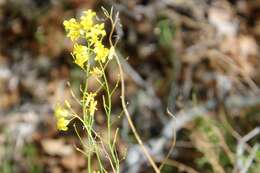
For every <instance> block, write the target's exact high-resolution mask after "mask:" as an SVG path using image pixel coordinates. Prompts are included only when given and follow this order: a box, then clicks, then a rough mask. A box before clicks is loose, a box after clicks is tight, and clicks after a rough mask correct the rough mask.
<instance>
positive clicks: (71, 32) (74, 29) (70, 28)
mask: <svg viewBox="0 0 260 173" xmlns="http://www.w3.org/2000/svg"><path fill="white" fill-rule="evenodd" d="M63 25H64V27H65V30H66V31H67V32H68V34H67V37H70V39H71V40H72V41H75V40H77V39H78V38H79V37H80V31H81V28H82V26H81V25H80V23H78V22H77V21H76V19H74V18H72V19H70V20H65V21H64V22H63Z"/></svg>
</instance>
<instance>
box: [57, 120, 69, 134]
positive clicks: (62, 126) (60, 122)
mask: <svg viewBox="0 0 260 173" xmlns="http://www.w3.org/2000/svg"><path fill="white" fill-rule="evenodd" d="M69 123H70V121H69V120H66V119H65V118H59V119H58V120H57V128H58V130H63V131H66V130H68V127H67V126H68V124H69Z"/></svg>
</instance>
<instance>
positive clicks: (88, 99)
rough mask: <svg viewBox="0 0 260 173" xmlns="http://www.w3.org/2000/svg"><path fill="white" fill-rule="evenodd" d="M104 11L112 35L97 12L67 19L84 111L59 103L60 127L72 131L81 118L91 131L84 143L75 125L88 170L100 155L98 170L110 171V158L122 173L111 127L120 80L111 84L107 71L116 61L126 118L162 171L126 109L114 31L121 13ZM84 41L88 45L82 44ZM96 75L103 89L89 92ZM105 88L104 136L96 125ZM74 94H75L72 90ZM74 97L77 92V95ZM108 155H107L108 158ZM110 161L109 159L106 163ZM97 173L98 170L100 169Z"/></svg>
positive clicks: (103, 103) (149, 159)
mask: <svg viewBox="0 0 260 173" xmlns="http://www.w3.org/2000/svg"><path fill="white" fill-rule="evenodd" d="M102 9H103V12H104V15H105V16H106V18H107V19H108V20H109V21H110V22H111V31H110V33H109V34H107V33H106V31H105V25H104V23H103V22H100V20H98V18H97V16H96V13H95V12H93V11H92V10H87V11H85V12H83V15H82V16H81V17H80V20H79V21H78V20H76V19H74V18H72V19H70V20H65V21H64V23H63V24H64V27H65V30H66V32H67V37H69V38H70V39H71V41H72V42H73V51H72V53H71V54H72V57H73V60H74V63H75V64H76V65H78V66H79V68H80V69H81V70H82V71H83V72H84V73H85V78H86V80H85V83H84V89H81V98H80V99H77V98H76V99H77V100H78V103H79V104H80V106H81V108H82V114H81V115H78V114H77V113H76V112H75V111H74V110H73V108H72V106H71V105H70V103H69V102H68V101H65V102H64V104H63V106H61V105H59V104H58V105H57V106H56V108H55V116H56V119H57V128H58V129H59V130H62V131H66V130H68V125H69V123H70V122H71V121H72V120H73V119H78V120H79V121H80V122H81V124H82V126H83V128H84V130H85V131H86V134H87V141H88V143H86V142H84V140H83V139H82V138H81V136H80V134H79V133H78V130H77V128H76V126H75V125H74V129H75V132H76V134H77V136H78V138H79V140H80V142H81V144H82V146H83V149H79V148H77V150H78V151H80V152H82V153H83V154H85V155H86V156H87V162H88V167H87V169H88V173H93V172H95V169H94V168H92V161H93V156H96V158H97V160H98V166H99V168H97V169H98V172H99V173H106V172H108V169H107V168H106V167H105V166H104V165H105V164H104V159H103V158H106V161H108V163H109V165H110V168H111V169H112V171H113V172H114V173H119V172H120V159H119V156H118V154H117V151H116V147H115V145H116V141H117V134H118V128H117V130H116V132H115V133H114V134H113V140H112V130H111V125H112V123H111V111H112V101H111V100H112V95H113V93H114V91H115V90H116V88H117V86H118V83H117V84H116V85H115V86H114V87H113V88H111V86H110V85H109V83H108V79H107V75H106V73H105V70H106V67H107V65H108V64H109V62H111V61H112V60H114V59H115V60H116V62H117V64H118V68H119V71H120V74H119V77H120V81H121V97H120V98H121V103H122V107H123V111H124V113H125V115H126V118H127V120H128V122H129V125H130V127H131V129H132V131H133V133H134V135H135V137H136V139H137V141H138V143H139V144H140V145H141V147H142V149H143V152H144V154H145V156H146V157H147V159H148V161H149V162H150V163H151V165H152V166H153V168H154V170H155V172H156V173H159V172H160V170H159V168H158V167H157V166H156V164H155V163H154V161H153V159H152V158H151V156H150V154H149V153H148V151H147V149H146V148H145V146H144V145H143V143H142V140H141V139H140V137H139V135H138V133H137V131H136V129H135V127H134V125H133V122H132V120H131V118H130V115H129V113H128V111H127V108H126V103H125V98H124V93H125V87H124V76H123V70H122V67H121V63H120V61H119V58H118V56H117V54H116V52H115V46H116V43H117V41H116V42H115V43H113V41H112V40H113V39H112V36H113V32H114V30H115V27H116V25H117V24H119V17H118V16H119V15H118V13H117V14H116V15H115V16H114V15H113V8H112V9H111V11H110V13H109V12H108V11H107V10H105V9H104V8H102ZM106 36H108V40H109V47H106V46H105V45H104V44H103V39H104V37H106ZM82 43H84V44H82ZM90 76H93V77H94V78H95V79H96V81H97V82H98V83H99V88H97V89H96V90H95V91H89V88H88V83H89V77H90ZM102 90H103V91H105V95H103V97H102V102H101V105H102V106H103V108H104V112H105V115H106V121H107V123H106V124H107V138H104V137H102V136H101V135H100V134H99V133H98V132H97V131H96V130H95V128H94V124H95V113H96V110H97V106H98V104H100V103H98V101H97V99H96V96H97V95H98V94H100V93H101V91H102ZM72 94H73V93H72ZM73 97H75V95H74V94H73ZM104 156H105V157H104ZM106 163H107V162H106ZM96 173H97V172H96Z"/></svg>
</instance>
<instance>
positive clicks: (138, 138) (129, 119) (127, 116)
mask: <svg viewBox="0 0 260 173" xmlns="http://www.w3.org/2000/svg"><path fill="white" fill-rule="evenodd" d="M115 58H116V62H117V64H118V68H119V73H120V79H121V103H122V107H123V110H124V112H125V115H126V118H127V121H128V123H129V125H130V128H131V129H132V131H133V133H134V136H135V138H136V140H137V142H138V143H139V145H140V146H141V149H142V150H143V152H144V155H145V156H146V158H147V159H148V161H149V162H150V164H151V165H152V167H153V169H154V171H155V172H156V173H160V169H159V168H158V167H157V166H156V164H155V162H154V160H153V159H152V156H151V155H150V154H149V152H148V150H147V148H146V147H145V146H144V144H143V141H142V140H141V138H140V136H139V134H138V133H137V131H136V128H135V126H134V124H133V121H132V119H131V117H130V114H129V112H128V110H127V107H126V102H125V83H124V74H123V69H122V66H121V63H120V61H119V57H118V56H117V54H115Z"/></svg>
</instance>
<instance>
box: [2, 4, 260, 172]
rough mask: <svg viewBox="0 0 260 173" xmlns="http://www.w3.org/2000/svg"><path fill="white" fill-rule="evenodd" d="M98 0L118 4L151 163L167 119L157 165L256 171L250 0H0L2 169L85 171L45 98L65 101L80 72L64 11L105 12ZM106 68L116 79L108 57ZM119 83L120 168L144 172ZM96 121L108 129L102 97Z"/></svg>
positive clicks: (259, 118)
mask: <svg viewBox="0 0 260 173" xmlns="http://www.w3.org/2000/svg"><path fill="white" fill-rule="evenodd" d="M101 6H104V7H105V8H107V9H110V8H111V7H112V6H113V7H114V9H115V11H119V12H120V19H121V24H122V27H121V28H117V34H118V35H119V36H120V41H119V44H118V47H117V50H118V52H119V56H120V58H121V60H122V64H123V68H124V71H125V75H126V91H127V93H126V97H127V101H128V103H129V104H128V109H129V111H130V113H131V116H132V119H133V121H134V123H135V125H136V128H137V129H138V132H139V133H140V134H141V137H142V139H143V141H144V143H145V144H146V145H147V146H148V147H149V149H150V152H151V153H152V155H153V156H154V159H155V160H156V162H157V163H158V164H159V163H161V162H162V160H163V158H164V157H165V156H166V155H167V152H168V151H169V149H170V147H171V143H172V138H173V135H174V130H175V131H176V134H177V142H176V145H175V147H174V150H173V152H171V155H170V157H169V159H168V160H167V161H166V165H165V166H164V168H163V170H162V172H163V173H173V172H187V173H198V172H202V173H211V172H216V173H229V172H233V173H240V172H241V173H246V172H249V173H258V172H260V149H259V143H260V137H259V133H260V129H259V125H260V92H259V85H260V68H259V65H260V52H259V43H260V42H259V41H260V1H259V0H250V1H247V0H129V1H128V0H114V1H113V0H111V1H110V0H96V1H95V0H0V172H1V173H70V172H72V173H83V172H86V160H85V158H84V156H83V155H82V154H81V153H79V152H77V151H76V149H75V146H79V141H78V139H77V138H76V135H75V132H74V131H73V127H72V128H71V130H69V131H68V132H65V133H64V132H59V131H58V130H57V129H56V120H55V118H54V116H53V107H54V105H55V104H56V103H57V102H59V101H63V100H64V99H67V100H70V101H71V102H73V100H72V99H71V95H70V87H69V86H68V85H67V83H68V82H70V85H71V88H72V89H73V90H75V92H76V93H77V92H78V89H79V85H80V84H81V83H82V81H83V79H84V78H83V77H84V75H83V74H82V73H81V71H80V69H79V68H78V67H77V66H76V65H74V64H73V60H72V57H71V55H70V52H71V50H72V43H71V42H70V40H69V39H68V38H66V36H65V35H66V34H65V31H64V29H63V25H62V23H63V20H65V19H69V18H71V17H79V16H80V15H81V13H82V11H83V10H86V9H94V10H95V11H97V13H99V15H101V16H102V12H101V8H100V7H101ZM108 29H109V28H108ZM107 74H108V75H109V82H110V83H111V84H115V83H116V81H117V74H118V70H117V69H116V68H115V64H113V63H112V64H110V65H109V67H108V69H107ZM90 87H95V83H93V84H92V85H91V86H90ZM77 94H79V92H78V93H77ZM119 94H120V93H119V92H118V93H115V97H114V98H113V107H114V110H113V113H114V115H115V116H113V122H114V124H113V126H114V128H117V127H119V128H120V135H119V141H118V144H117V148H118V152H119V155H120V157H121V158H122V161H121V167H122V171H121V172H123V173H150V172H153V171H152V169H151V167H150V166H149V164H148V163H147V161H146V160H145V158H144V156H143V153H142V152H141V150H140V148H139V145H137V142H136V140H135V138H134V136H133V134H132V132H131V130H130V128H129V126H128V123H127V120H126V118H125V117H124V115H121V116H118V114H119V113H120V112H121V111H122V109H121V104H120V98H119ZM75 107H76V108H77V105H76V104H75ZM78 109H79V107H78ZM167 109H169V111H170V112H171V113H172V114H173V115H174V116H175V118H173V117H172V116H170V115H169V114H167ZM96 122H97V124H96V126H97V127H96V128H97V129H100V130H101V131H102V130H105V128H104V126H105V120H104V116H103V115H102V110H101V109H99V110H98V114H97V115H96ZM82 135H83V134H82Z"/></svg>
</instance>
